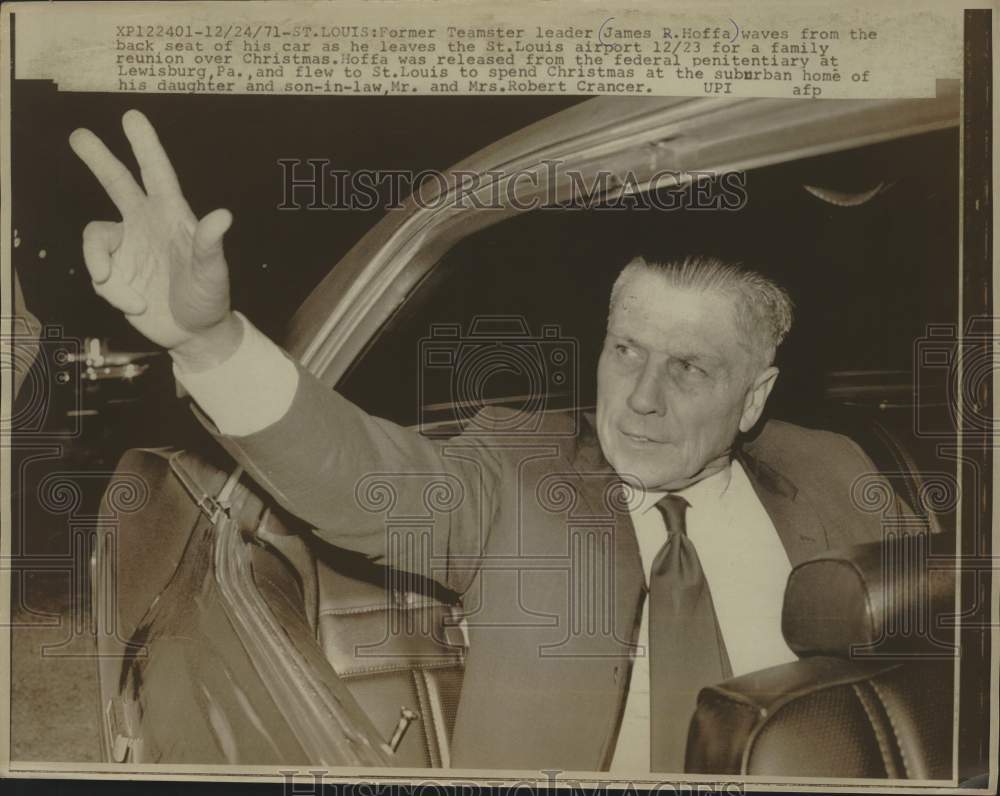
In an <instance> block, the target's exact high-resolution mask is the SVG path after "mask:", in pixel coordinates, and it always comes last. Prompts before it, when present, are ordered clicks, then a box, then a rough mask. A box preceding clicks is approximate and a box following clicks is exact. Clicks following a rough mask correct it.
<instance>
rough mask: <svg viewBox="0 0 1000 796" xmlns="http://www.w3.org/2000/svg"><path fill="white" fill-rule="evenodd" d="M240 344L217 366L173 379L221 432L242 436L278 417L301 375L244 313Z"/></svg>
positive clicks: (257, 429) (239, 315)
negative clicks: (182, 386)
mask: <svg viewBox="0 0 1000 796" xmlns="http://www.w3.org/2000/svg"><path fill="white" fill-rule="evenodd" d="M236 316H237V317H238V318H239V319H240V321H241V322H242V324H243V340H242V341H241V342H240V345H239V348H237V349H236V351H235V352H233V354H232V356H230V357H229V359H227V360H226V361H225V362H223V363H222V364H221V365H217V366H215V367H214V368H211V369H209V370H204V371H199V372H197V373H185V372H182V371H180V370H178V368H177V365H176V363H175V364H174V377H175V378H176V379H177V381H179V382H180V383H181V384H182V385H184V388H185V389H186V390H187V391H188V392H189V393H190V394H191V397H192V398H194V400H195V401H196V402H197V404H198V406H200V407H201V408H202V410H203V411H204V412H205V414H207V415H208V416H209V417H210V418H211V419H212V422H214V423H215V425H216V426H217V427H218V429H219V431H220V432H222V433H223V434H228V435H230V436H237V437H242V436H246V435H247V434H253V433H255V432H257V431H263V430H264V429H265V428H267V427H268V426H270V425H271V424H273V423H276V422H277V421H279V420H281V418H282V417H284V416H285V413H286V412H288V409H289V407H290V406H291V405H292V399H293V398H294V397H295V391H296V390H297V389H298V386H299V373H298V371H297V370H296V368H295V365H294V363H293V362H292V361H291V360H290V359H289V358H288V357H287V356H285V354H284V352H283V351H282V350H281V349H280V348H278V346H276V345H275V344H274V343H272V342H271V341H270V340H269V339H268V338H267V337H266V336H265V335H264V334H263V333H261V332H260V330H258V329H257V328H256V327H255V326H254V325H253V324H252V323H250V321H248V320H247V319H246V318H245V317H244V316H243V314H242V313H239V312H237V313H236Z"/></svg>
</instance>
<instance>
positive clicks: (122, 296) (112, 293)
mask: <svg viewBox="0 0 1000 796" xmlns="http://www.w3.org/2000/svg"><path fill="white" fill-rule="evenodd" d="M94 291H95V292H96V293H97V295H98V296H100V297H101V298H103V299H104V300H105V301H107V302H108V303H109V304H110V305H111V306H112V307H115V308H116V309H119V310H121V311H122V312H124V313H125V314H126V315H142V313H144V312H145V311H146V299H144V298H143V297H142V296H140V295H139V294H138V293H136V292H135V290H134V289H133V288H132V286H131V285H129V284H128V283H127V282H126V281H125V280H124V279H122V278H121V277H120V276H119V275H118V274H116V273H114V272H112V274H111V277H110V278H109V279H108V280H107V281H105V282H101V283H100V284H98V283H97V282H95V283H94Z"/></svg>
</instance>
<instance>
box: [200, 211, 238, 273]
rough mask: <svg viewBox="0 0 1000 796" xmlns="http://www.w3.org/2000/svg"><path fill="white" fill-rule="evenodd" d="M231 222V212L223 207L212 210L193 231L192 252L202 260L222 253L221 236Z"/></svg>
mask: <svg viewBox="0 0 1000 796" xmlns="http://www.w3.org/2000/svg"><path fill="white" fill-rule="evenodd" d="M232 223H233V214H232V213H230V212H229V211H228V210H225V209H222V208H220V209H218V210H213V211H212V212H211V213H209V214H208V215H207V216H205V217H204V218H203V219H202V220H201V221H199V222H198V226H197V227H196V228H195V231H194V254H195V257H196V258H197V259H198V260H199V261H202V262H205V261H208V260H210V259H211V258H213V257H218V256H220V255H221V254H222V236H223V235H225V234H226V232H227V231H228V229H229V227H230V226H231V225H232Z"/></svg>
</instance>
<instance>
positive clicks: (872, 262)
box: [254, 130, 958, 779]
mask: <svg viewBox="0 0 1000 796" xmlns="http://www.w3.org/2000/svg"><path fill="white" fill-rule="evenodd" d="M957 147H958V137H957V133H956V132H955V131H953V130H948V131H942V132H935V133H930V134H926V135H921V136H915V137H913V138H910V139H904V140H901V141H894V142H889V143H885V144H877V145H873V146H870V147H865V148H862V149H857V150H852V151H848V152H843V153H838V154H835V155H827V156H822V157H816V158H811V159H808V160H801V161H797V162H792V163H788V164H783V165H780V166H773V167H768V168H765V169H760V170H757V171H754V172H750V173H748V174H747V175H746V196H747V205H746V207H745V208H744V209H742V210H741V211H739V212H730V213H727V212H723V211H715V212H706V211H704V210H698V209H691V208H687V209H683V210H678V211H676V212H667V213H664V212H662V211H656V210H651V209H637V208H629V207H628V206H625V207H622V208H614V207H604V208H600V209H597V208H566V207H563V208H546V209H539V210H535V211H533V212H531V213H527V214H524V215H521V216H519V217H515V218H513V219H510V220H507V221H504V222H501V223H500V224H497V225H494V226H492V227H487V228H486V229H484V230H482V231H480V232H477V233H475V234H474V235H472V236H470V237H469V238H467V239H465V240H463V241H461V242H460V243H459V244H458V245H456V246H455V247H453V248H452V249H451V250H450V251H449V252H448V253H447V254H446V255H445V257H444V258H443V260H442V261H441V262H440V263H439V264H438V266H437V267H436V268H435V269H434V270H433V271H432V273H431V274H430V275H429V276H428V277H427V278H426V279H425V280H424V281H423V282H422V283H420V284H419V285H418V286H417V288H416V289H415V290H414V291H413V292H412V293H411V294H410V295H409V296H408V297H407V298H406V300H405V301H404V302H403V303H402V304H401V306H400V307H399V308H398V310H397V311H396V312H395V313H394V314H393V316H392V317H391V318H390V319H389V321H388V322H387V323H386V324H385V325H384V326H383V328H382V329H381V330H380V331H379V333H378V334H377V335H376V336H375V337H374V338H373V340H372V341H371V343H370V344H369V346H368V347H367V349H366V350H365V351H364V352H363V353H362V355H361V356H360V357H358V359H357V361H356V362H355V363H354V365H353V367H351V368H350V369H349V371H348V372H347V374H346V375H345V376H344V378H343V379H342V380H341V382H340V383H339V384H338V389H339V390H340V391H341V392H342V393H343V394H344V395H346V396H347V397H348V398H349V399H351V400H352V401H354V402H355V403H357V404H359V405H360V406H361V407H362V408H364V409H365V410H366V411H368V412H369V413H371V414H374V415H377V416H381V417H385V418H388V419H391V420H393V421H395V422H397V423H400V424H403V425H407V426H413V427H415V428H419V429H420V430H421V431H422V433H425V434H428V435H430V436H437V437H440V436H447V435H450V434H454V433H456V431H458V430H459V429H461V427H462V424H463V422H464V421H465V420H466V419H467V418H468V417H469V416H470V412H474V411H476V410H478V409H482V408H483V407H488V406H490V405H492V404H500V405H504V406H508V407H515V408H517V407H520V408H523V409H533V408H537V407H538V406H539V405H540V404H539V399H540V398H541V399H542V401H541V405H542V406H543V408H544V409H545V410H565V409H581V408H587V407H590V406H592V405H593V402H594V366H595V363H596V360H597V354H598V352H599V350H600V345H601V339H602V335H603V324H604V321H605V319H606V316H607V297H608V292H609V289H610V285H611V282H612V280H613V278H614V276H615V275H616V273H617V271H618V270H619V269H620V268H621V267H622V266H623V265H624V264H625V262H627V261H628V259H630V258H631V257H632V256H634V255H635V254H636V253H643V254H645V256H647V257H652V258H657V257H667V256H677V255H678V254H683V253H688V252H701V253H712V254H720V255H723V256H728V257H730V258H735V259H738V260H741V261H743V262H747V263H748V264H752V265H753V266H755V267H757V268H758V269H760V270H762V271H764V272H765V273H768V274H770V275H772V276H774V277H775V278H777V279H778V280H779V281H781V282H782V283H783V284H785V285H786V286H787V287H788V288H789V289H790V291H791V292H792V295H793V298H794V299H795V301H796V305H797V307H798V309H799V314H798V320H797V328H796V330H795V331H794V332H793V334H792V336H791V337H790V339H789V341H788V342H787V344H786V346H785V347H784V348H783V350H782V352H781V355H780V358H779V362H778V364H779V366H780V367H781V368H782V376H781V377H780V379H779V386H778V388H777V389H776V390H775V394H774V395H773V396H772V399H771V404H770V405H769V411H768V414H769V416H771V417H779V418H782V419H790V420H793V421H795V422H799V423H801V424H803V425H808V426H813V427H818V428H826V429H830V430H836V431H839V432H841V433H845V434H848V435H849V436H851V437H852V438H853V439H854V440H855V441H856V442H858V444H859V445H861V447H862V448H863V449H864V450H865V452H866V453H867V454H868V455H869V457H870V458H871V459H872V460H873V462H875V464H876V466H877V467H878V469H879V471H880V472H881V473H882V474H883V475H884V476H885V478H886V479H887V481H888V482H889V483H891V484H892V487H893V488H894V489H895V491H896V494H897V495H898V496H899V497H900V498H901V499H902V500H904V501H905V502H906V503H907V504H908V505H910V506H912V507H914V508H915V509H916V510H917V511H918V512H919V513H920V514H921V515H922V517H923V519H924V522H923V523H922V525H921V527H919V528H895V529H890V533H889V534H888V536H890V537H891V538H892V539H894V540H895V542H896V544H897V547H899V548H900V549H899V550H897V551H896V554H897V555H899V556H900V558H899V561H901V562H903V564H904V565H905V566H906V567H908V568H910V569H912V570H913V571H912V572H911V573H910V578H909V580H907V581H906V582H905V583H904V584H902V585H901V584H900V583H897V582H895V581H892V579H891V578H889V577H888V576H887V575H886V571H885V568H884V567H883V566H881V564H880V562H883V560H884V556H885V552H884V550H883V549H882V545H867V546H862V547H859V548H852V549H847V550H841V551H834V552H832V553H831V554H830V555H829V556H827V557H824V558H823V559H821V560H817V561H814V562H808V563H807V564H806V565H803V566H800V567H799V568H797V569H796V570H795V571H794V572H793V574H792V577H791V578H790V580H789V583H788V588H787V592H786V603H785V614H784V619H783V623H784V624H783V630H784V632H785V635H786V639H788V641H789V643H790V645H791V646H792V647H793V649H794V650H795V651H796V652H797V654H799V655H800V657H801V660H799V661H798V662H796V663H792V664H788V665H786V666H783V667H777V668H776V669H773V670H767V671H764V672H760V673H754V674H751V675H747V676H744V677H741V678H736V679H734V680H731V681H728V682H726V683H722V684H719V686H718V687H716V688H715V689H710V690H708V691H706V692H704V693H703V695H702V700H701V703H700V707H699V710H698V712H697V714H696V716H695V718H694V720H693V722H692V726H691V735H690V739H689V748H688V770H689V771H691V772H701V773H728V774H770V773H775V772H780V773H782V774H787V775H792V774H796V775H797V774H802V775H810V776H843V777H878V778H882V777H893V778H914V779H934V778H942V777H950V776H951V770H952V755H951V752H950V750H951V748H952V744H951V740H952V738H951V735H952V720H951V719H952V711H951V710H950V709H949V707H950V706H951V705H952V701H953V688H952V681H953V671H954V650H953V647H952V646H950V645H949V644H948V641H947V633H946V632H945V631H942V630H940V628H939V625H940V622H936V623H935V621H934V617H938V616H939V615H943V614H944V613H946V612H948V611H952V610H953V609H954V596H953V595H954V580H953V578H952V579H949V576H948V573H947V572H946V571H941V570H936V569H935V568H934V567H933V566H932V565H931V566H928V561H931V562H933V560H934V555H941V556H944V557H947V553H948V551H949V550H950V549H953V548H954V536H953V535H952V534H953V531H954V525H955V518H954V509H955V501H953V500H952V501H949V500H946V499H937V498H935V496H938V497H939V491H934V490H933V489H928V484H929V483H931V482H933V481H934V479H935V478H937V479H938V480H941V479H944V481H947V478H948V474H949V473H953V472H954V469H955V465H954V463H953V462H949V461H947V460H943V459H941V458H940V455H939V453H938V450H937V446H936V445H934V444H931V443H933V442H934V441H935V440H934V439H931V440H930V442H928V439H927V438H926V437H925V436H921V435H920V434H917V433H914V429H916V428H917V427H918V420H919V418H917V414H918V413H923V416H924V417H925V418H927V417H931V416H934V421H933V422H939V423H940V422H946V421H947V418H946V417H945V418H944V420H943V421H942V419H941V417H940V415H942V413H945V412H946V409H945V407H946V398H947V396H946V394H945V389H946V386H947V384H946V382H947V378H946V377H947V374H945V373H930V374H924V376H925V378H924V381H923V382H922V384H921V388H922V391H921V393H920V394H914V388H913V384H914V380H913V376H914V346H913V341H914V340H920V339H921V338H922V337H925V336H926V331H927V327H928V324H932V323H933V324H948V323H954V319H955V312H956V306H957V298H956V295H957V294H956V293H955V292H953V291H957V276H956V279H954V280H950V282H949V280H942V279H940V272H941V271H942V270H945V271H949V272H951V273H955V274H957V266H956V258H955V252H956V250H957V247H956V241H957V228H956V226H955V222H954V221H952V219H955V218H956V217H957V213H956V212H955V206H956V204H955V203H956V202H957V186H958V181H957V162H958V159H957ZM943 284H950V285H951V288H948V289H945V290H942V289H941V285H943ZM932 286H933V287H932ZM552 296H559V297H560V300H558V301H553V300H552ZM483 342H485V343H487V344H501V345H507V346H510V347H512V349H516V352H517V356H515V357H513V359H512V361H514V362H515V363H516V362H518V361H520V362H528V363H529V364H528V365H526V366H525V367H518V366H517V365H516V364H515V365H512V366H511V367H509V368H505V369H502V370H500V371H498V372H492V373H489V374H487V376H480V377H479V378H477V379H473V380H472V382H470V383H474V386H473V387H472V388H468V387H466V388H463V387H462V386H461V385H462V384H463V383H465V382H463V379H462V376H461V374H460V373H457V370H458V369H460V368H461V367H462V363H463V359H462V358H463V356H465V357H466V358H467V359H466V360H465V362H466V367H468V366H469V363H470V362H471V361H472V359H473V358H474V354H475V351H476V347H477V345H480V344H482V343H483ZM442 347H443V348H444V349H449V350H451V351H453V352H454V353H455V356H454V357H452V358H450V359H449V364H448V365H447V367H445V368H444V369H443V370H442V369H441V368H438V369H437V370H435V369H434V367H432V366H431V365H429V361H430V359H429V357H428V356H427V354H428V352H429V351H432V350H435V349H436V348H437V349H441V348H442ZM555 350H560V351H563V352H564V354H565V355H566V358H565V359H564V360H560V363H561V364H560V368H558V369H556V368H554V367H552V365H551V359H552V358H551V357H550V356H549V352H550V351H555ZM531 363H534V365H535V367H532V366H531ZM556 370H558V371H559V373H558V374H557V373H555V371H556ZM387 374H391V379H392V383H394V384H395V385H397V389H393V390H386V389H385V385H386V383H387ZM456 385H458V386H456ZM463 389H465V390H466V391H465V392H463ZM927 422H931V421H927ZM948 483H950V482H948ZM873 510H878V506H875V507H874V508H873ZM307 531H308V529H304V528H301V527H299V526H298V524H297V523H296V521H295V520H293V519H292V518H290V517H288V516H286V515H284V514H283V513H282V512H281V510H280V509H277V508H274V507H272V508H271V509H269V510H268V512H267V513H266V520H265V522H263V523H262V524H261V525H260V526H259V528H258V534H257V535H258V539H259V540H263V541H264V542H266V543H265V544H262V545H261V546H260V548H259V550H258V551H257V552H256V553H255V558H254V562H255V563H254V566H255V577H258V578H259V585H260V587H261V588H262V590H263V591H264V593H265V594H266V596H268V599H269V600H278V599H279V597H280V600H281V601H283V602H284V603H285V604H286V605H294V606H296V607H297V609H298V610H299V611H300V612H301V615H302V617H303V618H304V620H305V623H306V624H307V625H308V627H309V628H310V630H311V632H312V633H313V634H314V635H315V638H316V640H317V642H318V644H319V645H320V647H321V649H322V650H323V652H324V654H325V656H326V659H327V660H328V661H329V663H330V664H331V666H332V667H333V668H334V670H335V671H336V672H337V674H338V675H339V676H340V677H341V678H342V680H343V681H344V682H345V683H346V684H347V686H348V687H349V689H350V691H351V693H352V694H353V695H354V696H355V698H356V699H357V701H358V703H359V704H360V706H361V707H362V709H363V710H364V711H365V712H366V713H367V714H368V715H369V716H370V717H371V719H372V722H373V724H374V725H375V726H376V727H377V728H378V729H379V730H380V731H382V732H384V737H385V740H386V741H387V742H389V741H390V740H392V739H393V736H394V735H395V736H396V738H395V741H396V742H398V745H397V746H396V749H395V751H396V760H395V762H397V763H398V764H399V765H401V766H407V767H410V766H432V767H447V766H448V765H449V753H448V749H449V744H450V736H451V728H452V726H453V722H454V717H455V712H456V707H457V704H458V700H459V699H460V698H461V686H462V666H463V657H464V653H465V643H466V642H465V637H464V634H463V632H462V623H461V614H462V608H461V601H460V599H459V596H458V595H455V594H451V593H448V592H446V591H445V590H444V589H442V588H440V587H438V586H436V585H435V584H433V583H431V582H423V581H420V580H419V579H415V578H414V577H412V576H405V577H401V576H400V575H399V573H394V572H392V571H391V570H388V569H386V568H385V567H380V566H378V565H375V564H372V563H371V562H370V561H368V560H366V559H364V558H363V557H360V556H357V555H352V554H350V553H347V552H345V551H343V550H339V549H336V548H332V547H331V546H330V545H327V544H325V543H323V542H320V541H318V540H317V539H316V537H315V536H311V535H310V534H309V533H308V532H307ZM927 531H929V532H930V536H928V535H927V533H926V532H927ZM928 539H933V545H931V544H930V543H929V542H928V541H927V540H928ZM918 540H919V541H918ZM949 545H950V547H949ZM915 546H918V547H919V549H917V547H915ZM903 548H905V549H903ZM914 551H916V552H914ZM890 581H892V582H890ZM887 595H888V596H887ZM928 595H929V597H928ZM917 600H923V601H924V602H922V603H921V605H922V606H929V608H927V609H926V610H927V611H929V614H928V615H929V616H930V617H931V619H929V620H928V621H930V622H931V624H930V625H929V626H930V627H935V628H939V629H938V630H936V631H935V633H934V634H931V636H928V635H927V634H926V633H924V634H923V635H921V634H920V633H917V632H915V631H907V632H906V633H903V634H902V636H903V637H905V638H904V643H899V641H898V638H899V637H900V633H899V632H897V631H898V628H896V627H895V624H898V623H899V622H903V621H904V618H905V617H907V616H909V615H910V614H909V613H908V611H912V610H913V609H914V605H915V602H914V601H917ZM928 600H929V602H928ZM831 605H835V606H837V609H836V612H835V613H831V609H830V607H829V606H831ZM883 609H885V610H883ZM921 610H924V609H921ZM818 628H821V630H818ZM890 630H891V631H893V632H889V631H890ZM928 638H930V641H928ZM942 639H944V640H943V641H942ZM928 644H930V646H931V647H932V649H928ZM401 708H404V709H403V710H401ZM407 710H409V711H410V712H409V713H407ZM414 717H415V718H414ZM401 732H402V737H401V740H400V738H399V735H400V733H401Z"/></svg>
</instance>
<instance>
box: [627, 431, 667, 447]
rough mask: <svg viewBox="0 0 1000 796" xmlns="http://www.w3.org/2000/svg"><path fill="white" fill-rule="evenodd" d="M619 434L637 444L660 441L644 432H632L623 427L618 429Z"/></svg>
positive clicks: (652, 443) (656, 443)
mask: <svg viewBox="0 0 1000 796" xmlns="http://www.w3.org/2000/svg"><path fill="white" fill-rule="evenodd" d="M619 431H620V432H621V435H622V436H623V437H625V438H626V439H628V440H630V441H632V442H634V443H636V444H637V445H659V444H660V441H659V440H658V439H652V438H651V437H647V436H645V435H644V434H632V433H630V432H628V431H625V430H624V429H619Z"/></svg>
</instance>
